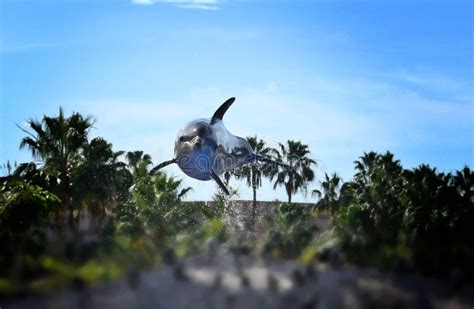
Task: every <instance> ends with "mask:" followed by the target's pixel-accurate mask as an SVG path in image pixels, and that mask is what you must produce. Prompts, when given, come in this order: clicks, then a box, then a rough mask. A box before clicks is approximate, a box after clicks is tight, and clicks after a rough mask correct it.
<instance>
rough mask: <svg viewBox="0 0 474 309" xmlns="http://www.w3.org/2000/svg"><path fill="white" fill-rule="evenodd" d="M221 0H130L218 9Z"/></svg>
mask: <svg viewBox="0 0 474 309" xmlns="http://www.w3.org/2000/svg"><path fill="white" fill-rule="evenodd" d="M221 2H222V1H221V0H132V3H134V4H137V5H152V4H155V3H167V4H172V5H175V6H177V7H179V8H183V9H197V10H218V9H219V8H220V6H219V4H220V3H221Z"/></svg>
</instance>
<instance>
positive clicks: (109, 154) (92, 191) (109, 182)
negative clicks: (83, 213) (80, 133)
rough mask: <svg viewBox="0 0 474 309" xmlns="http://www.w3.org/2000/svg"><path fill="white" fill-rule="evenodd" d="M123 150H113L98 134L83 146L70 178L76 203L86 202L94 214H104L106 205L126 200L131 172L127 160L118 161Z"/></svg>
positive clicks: (108, 206) (114, 204)
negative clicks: (125, 161) (78, 161)
mask: <svg viewBox="0 0 474 309" xmlns="http://www.w3.org/2000/svg"><path fill="white" fill-rule="evenodd" d="M123 153H124V152H123V151H117V152H115V151H113V150H112V144H110V143H108V142H107V141H106V140H104V139H103V138H101V137H96V138H94V139H92V140H91V141H90V143H88V144H87V145H85V146H84V149H83V152H82V156H81V158H80V163H79V164H78V165H77V167H76V168H75V169H74V172H73V178H72V179H73V181H74V188H73V190H72V191H73V193H74V201H75V203H81V204H83V203H85V204H87V205H88V207H89V208H90V209H91V211H92V213H93V214H97V215H99V217H103V216H104V215H105V208H106V207H107V208H113V207H115V206H116V204H117V202H120V201H123V200H125V198H126V196H127V194H124V192H125V193H127V192H128V187H130V186H131V178H132V176H131V174H130V172H129V171H128V170H127V169H126V164H125V163H123V162H120V161H118V158H119V157H120V156H121V155H122V154H123ZM127 174H128V175H127ZM99 219H100V218H99Z"/></svg>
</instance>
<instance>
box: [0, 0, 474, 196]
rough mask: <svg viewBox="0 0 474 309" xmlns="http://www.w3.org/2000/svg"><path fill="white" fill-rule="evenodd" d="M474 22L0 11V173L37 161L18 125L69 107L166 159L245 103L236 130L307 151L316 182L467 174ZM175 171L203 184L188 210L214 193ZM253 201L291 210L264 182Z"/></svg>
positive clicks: (424, 5) (309, 11)
mask: <svg viewBox="0 0 474 309" xmlns="http://www.w3.org/2000/svg"><path fill="white" fill-rule="evenodd" d="M473 11H474V8H473V2H472V1H417V3H413V1H401V0H400V1H289V0H288V1H285V0H275V1H272V0H268V1H265V0H260V1H259V0H248V1H232V0H227V1H219V0H195V1H191V0H182V1H176V0H168V1H156V0H135V1H131V0H114V1H112V0H110V1H109V0H101V1H92V0H88V1H81V0H75V1H72V0H71V1H53V0H35V1H33V0H29V1H28V0H26V1H20V0H18V1H13V0H0V14H1V15H0V72H1V80H0V163H5V162H6V161H7V160H10V161H18V162H24V161H29V160H31V157H30V155H29V153H28V152H27V151H20V150H19V149H18V145H19V142H20V139H21V138H22V136H23V133H22V132H21V131H20V130H19V129H18V128H17V127H16V124H19V125H24V124H25V121H26V120H27V119H28V118H30V117H33V118H40V117H41V116H42V115H43V114H48V115H54V114H57V112H58V107H59V106H63V107H64V109H65V111H66V113H68V114H69V113H71V112H72V111H78V112H81V113H84V114H92V115H94V116H95V117H96V119H97V122H96V124H95V129H94V130H93V131H92V132H91V133H92V136H103V137H105V138H106V139H107V140H109V141H110V142H112V143H113V144H114V148H115V150H126V151H130V150H137V149H140V150H144V151H146V152H147V153H150V154H151V155H152V157H153V159H154V162H155V163H159V162H160V161H161V160H165V159H168V158H170V157H171V156H172V153H173V145H174V140H175V136H176V133H177V132H178V130H179V128H180V127H182V126H183V125H184V124H185V123H186V122H187V121H189V120H191V119H193V118H201V117H210V116H211V115H212V113H213V112H214V110H215V109H216V108H217V107H218V106H219V104H220V103H221V102H223V101H224V100H226V99H227V98H228V97H231V96H235V97H237V101H236V103H234V105H233V106H232V107H231V109H230V110H229V111H228V113H227V114H226V117H225V123H226V126H227V127H228V128H229V130H230V131H231V132H233V133H234V134H237V135H241V136H248V135H255V134H256V135H258V136H259V137H261V138H264V139H265V140H267V141H268V142H269V143H270V144H271V145H275V143H277V142H284V141H286V140H287V139H299V140H301V141H302V142H303V143H306V144H309V145H310V150H311V152H312V156H313V158H314V159H317V160H318V163H319V165H318V167H317V168H316V173H317V177H318V180H320V179H321V178H322V176H323V174H324V172H334V171H335V172H338V173H339V174H340V175H342V177H343V178H344V179H345V180H349V179H350V178H351V176H352V175H353V161H354V160H356V159H357V157H358V156H360V155H362V153H363V152H364V151H370V150H375V151H381V152H382V151H386V150H390V151H392V152H393V153H395V156H396V158H398V159H400V160H401V161H402V164H403V165H404V166H405V167H407V168H408V167H414V166H417V165H419V164H421V163H429V164H431V165H433V166H436V167H437V168H438V169H439V170H442V171H452V170H455V169H459V168H462V167H463V166H464V165H466V164H467V165H469V166H470V167H471V168H472V167H473V163H474V104H473V99H474V94H473V89H474V60H473V55H474V38H473V32H474V30H473V27H474V26H473V25H474V20H473V18H474V16H473V14H474V13H473ZM167 172H169V173H170V174H173V175H176V176H178V177H183V178H184V179H185V182H184V183H185V185H190V186H192V187H193V188H194V191H193V192H192V193H190V194H189V196H188V199H190V200H193V199H209V198H210V196H211V195H212V193H213V192H215V190H216V187H215V185H214V184H213V183H212V182H199V181H196V180H192V179H189V178H186V177H185V176H184V174H183V173H181V172H180V171H179V169H177V168H176V167H171V168H168V169H167ZM232 184H233V185H234V186H235V187H237V188H239V190H240V194H241V198H249V199H250V198H251V190H250V189H249V188H247V187H246V186H245V184H244V183H238V182H236V181H233V183H232ZM316 187H317V181H315V183H314V184H312V185H311V186H310V188H311V189H313V188H316ZM259 196H260V198H261V199H265V200H273V199H277V198H278V199H280V200H284V199H286V196H285V192H284V189H283V188H280V189H278V190H276V191H273V190H272V186H271V184H269V183H266V182H265V183H264V184H263V187H262V188H261V189H260V191H259ZM296 200H298V201H303V200H311V198H310V197H307V198H305V197H304V196H303V195H301V194H300V195H298V196H297V197H296Z"/></svg>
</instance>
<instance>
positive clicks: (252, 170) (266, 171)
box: [235, 136, 275, 227]
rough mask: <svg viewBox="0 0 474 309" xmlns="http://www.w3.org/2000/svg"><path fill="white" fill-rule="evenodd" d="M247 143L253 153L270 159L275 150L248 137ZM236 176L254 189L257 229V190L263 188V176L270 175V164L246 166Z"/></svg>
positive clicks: (253, 223) (254, 212) (256, 163)
mask: <svg viewBox="0 0 474 309" xmlns="http://www.w3.org/2000/svg"><path fill="white" fill-rule="evenodd" d="M247 141H248V142H249V144H250V146H251V147H252V149H253V152H254V153H255V154H256V155H258V156H262V157H269V156H270V155H271V154H272V153H273V152H274V151H275V150H274V149H272V148H270V147H267V146H266V144H265V141H264V140H262V139H258V138H257V136H255V137H251V136H249V137H247ZM235 175H236V176H237V178H244V179H246V181H247V185H248V186H249V187H252V191H253V202H252V227H255V217H256V212H257V188H259V187H261V186H262V176H269V175H270V166H269V163H264V162H260V161H256V162H254V163H253V164H251V165H244V166H243V167H242V168H240V169H239V170H238V171H237V172H236V173H235Z"/></svg>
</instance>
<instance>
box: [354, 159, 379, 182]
mask: <svg viewBox="0 0 474 309" xmlns="http://www.w3.org/2000/svg"><path fill="white" fill-rule="evenodd" d="M378 159H379V155H378V154H377V153H376V152H374V151H371V152H369V153H367V152H364V155H363V156H360V157H359V160H357V161H354V164H355V169H356V170H357V173H356V174H355V175H354V179H355V180H356V181H357V182H362V183H364V184H366V183H367V182H369V178H370V174H371V173H372V171H373V170H374V169H375V167H376V165H377V160H378Z"/></svg>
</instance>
